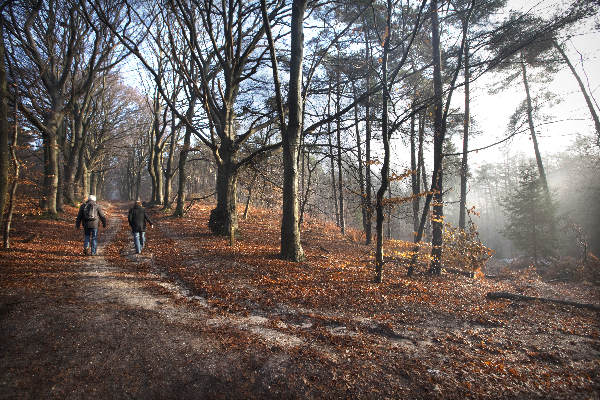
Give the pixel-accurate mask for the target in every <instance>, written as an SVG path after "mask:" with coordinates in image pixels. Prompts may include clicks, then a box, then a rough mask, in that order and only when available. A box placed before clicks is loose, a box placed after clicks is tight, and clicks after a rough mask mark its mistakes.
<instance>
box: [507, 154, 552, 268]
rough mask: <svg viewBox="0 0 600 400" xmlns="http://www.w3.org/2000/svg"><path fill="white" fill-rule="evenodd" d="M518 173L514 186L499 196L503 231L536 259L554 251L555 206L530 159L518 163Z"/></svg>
mask: <svg viewBox="0 0 600 400" xmlns="http://www.w3.org/2000/svg"><path fill="white" fill-rule="evenodd" d="M518 175H519V181H518V183H517V186H516V187H514V188H513V189H512V190H510V191H509V193H508V195H507V196H506V197H505V198H504V199H503V204H502V206H503V208H504V211H505V213H506V216H507V223H506V226H505V227H504V230H503V234H504V236H506V238H508V239H509V240H511V241H512V242H513V244H514V245H515V247H516V248H517V249H518V250H521V251H523V252H524V253H525V254H526V255H528V256H532V257H533V258H534V260H535V261H536V262H537V261H538V259H539V258H541V257H545V256H551V255H553V254H554V249H555V248H556V244H557V243H556V231H555V228H554V227H555V213H556V205H555V203H554V201H553V200H552V197H548V194H547V193H546V192H545V190H544V186H543V184H542V181H541V179H540V177H539V174H538V172H537V170H536V166H535V164H534V163H533V162H530V163H528V164H525V165H523V166H521V167H520V169H519V172H518Z"/></svg>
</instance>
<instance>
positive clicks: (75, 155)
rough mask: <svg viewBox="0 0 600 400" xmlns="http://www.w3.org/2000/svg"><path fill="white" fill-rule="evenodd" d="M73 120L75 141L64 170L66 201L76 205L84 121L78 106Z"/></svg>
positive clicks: (72, 127)
mask: <svg viewBox="0 0 600 400" xmlns="http://www.w3.org/2000/svg"><path fill="white" fill-rule="evenodd" d="M72 117H73V122H72V124H71V135H72V139H71V140H72V141H73V143H72V144H71V146H70V149H69V150H70V151H69V152H68V153H69V154H68V159H67V162H66V164H65V170H64V178H63V179H64V196H65V202H66V203H68V204H71V205H75V178H76V173H77V166H78V164H79V157H80V155H81V147H82V146H83V122H82V120H81V116H80V115H79V112H78V107H77V108H75V110H74V111H73V116H72Z"/></svg>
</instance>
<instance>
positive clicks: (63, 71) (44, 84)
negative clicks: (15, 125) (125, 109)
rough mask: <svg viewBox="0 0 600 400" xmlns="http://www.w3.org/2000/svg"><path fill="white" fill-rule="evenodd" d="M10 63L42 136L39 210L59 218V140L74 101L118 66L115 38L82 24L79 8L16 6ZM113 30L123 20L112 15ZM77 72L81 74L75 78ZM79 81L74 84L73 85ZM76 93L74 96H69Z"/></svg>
mask: <svg viewBox="0 0 600 400" xmlns="http://www.w3.org/2000/svg"><path fill="white" fill-rule="evenodd" d="M7 14H8V18H7V25H6V27H7V33H6V35H7V36H8V37H9V40H10V43H11V48H10V60H11V63H12V64H13V65H14V66H15V76H16V79H17V81H18V84H19V90H20V92H21V94H22V96H21V98H22V99H23V100H24V101H21V104H20V108H21V110H22V111H23V113H24V115H25V116H26V117H27V119H28V120H29V122H30V123H31V124H32V125H33V126H35V127H36V128H37V129H38V130H39V131H40V132H41V134H42V138H43V147H44V152H43V154H44V178H43V194H42V199H41V201H40V205H41V207H42V209H43V210H44V211H46V212H47V213H48V214H50V215H55V214H56V213H57V196H58V178H59V155H60V154H59V135H60V131H59V130H60V129H61V126H62V124H63V120H64V118H65V115H66V113H67V110H68V105H69V101H70V99H72V98H73V97H75V98H77V97H79V96H80V95H81V94H82V93H85V91H86V90H87V89H88V88H89V86H90V85H91V84H92V82H93V78H94V73H95V72H97V71H100V70H104V69H108V68H110V67H112V65H114V63H116V62H118V61H119V59H118V58H112V59H111V56H112V55H113V54H114V50H115V43H114V37H113V36H112V35H110V34H109V32H107V31H106V30H105V29H102V28H98V27H96V26H94V25H92V24H90V23H89V22H90V21H89V20H86V18H84V16H83V13H82V8H81V5H80V3H79V2H77V1H75V0H68V1H61V2H56V1H47V0H37V1H34V2H28V1H14V2H11V3H10V4H9V6H8V10H7ZM111 20H112V22H113V23H114V24H118V23H119V22H118V21H120V14H119V13H118V12H113V13H112V15H111ZM74 71H80V73H79V74H77V75H73V74H74ZM72 77H77V79H76V80H73V79H70V78H72ZM71 93H73V94H74V96H71V95H70V94H71Z"/></svg>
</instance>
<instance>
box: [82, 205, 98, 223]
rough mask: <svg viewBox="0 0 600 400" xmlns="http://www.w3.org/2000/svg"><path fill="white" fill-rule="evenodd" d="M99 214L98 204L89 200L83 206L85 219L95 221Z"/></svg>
mask: <svg viewBox="0 0 600 400" xmlns="http://www.w3.org/2000/svg"><path fill="white" fill-rule="evenodd" d="M97 215H98V206H97V205H96V203H94V202H88V203H87V204H86V205H85V207H84V208H83V219H85V220H86V221H94V220H95V219H96V216H97Z"/></svg>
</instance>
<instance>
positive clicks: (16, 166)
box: [0, 44, 21, 249]
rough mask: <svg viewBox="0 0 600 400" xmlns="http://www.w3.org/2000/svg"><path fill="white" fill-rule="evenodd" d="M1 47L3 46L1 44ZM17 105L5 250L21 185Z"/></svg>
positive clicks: (11, 152)
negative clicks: (18, 188) (17, 150)
mask: <svg viewBox="0 0 600 400" xmlns="http://www.w3.org/2000/svg"><path fill="white" fill-rule="evenodd" d="M0 46H1V44H0ZM0 79H1V78H0ZM17 103H18V102H17V101H15V127H14V131H13V137H12V143H11V145H10V156H11V161H12V166H13V176H12V182H11V184H10V192H9V198H8V210H7V212H6V217H5V220H4V225H2V229H3V243H4V248H5V249H8V248H10V226H11V224H12V216H13V212H14V210H15V204H16V202H17V186H18V184H19V171H20V168H21V163H20V162H19V159H18V158H17V152H16V147H17V143H18V142H17V139H18V136H19V125H18V123H17V121H18V116H17ZM0 220H1V218H0Z"/></svg>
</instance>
